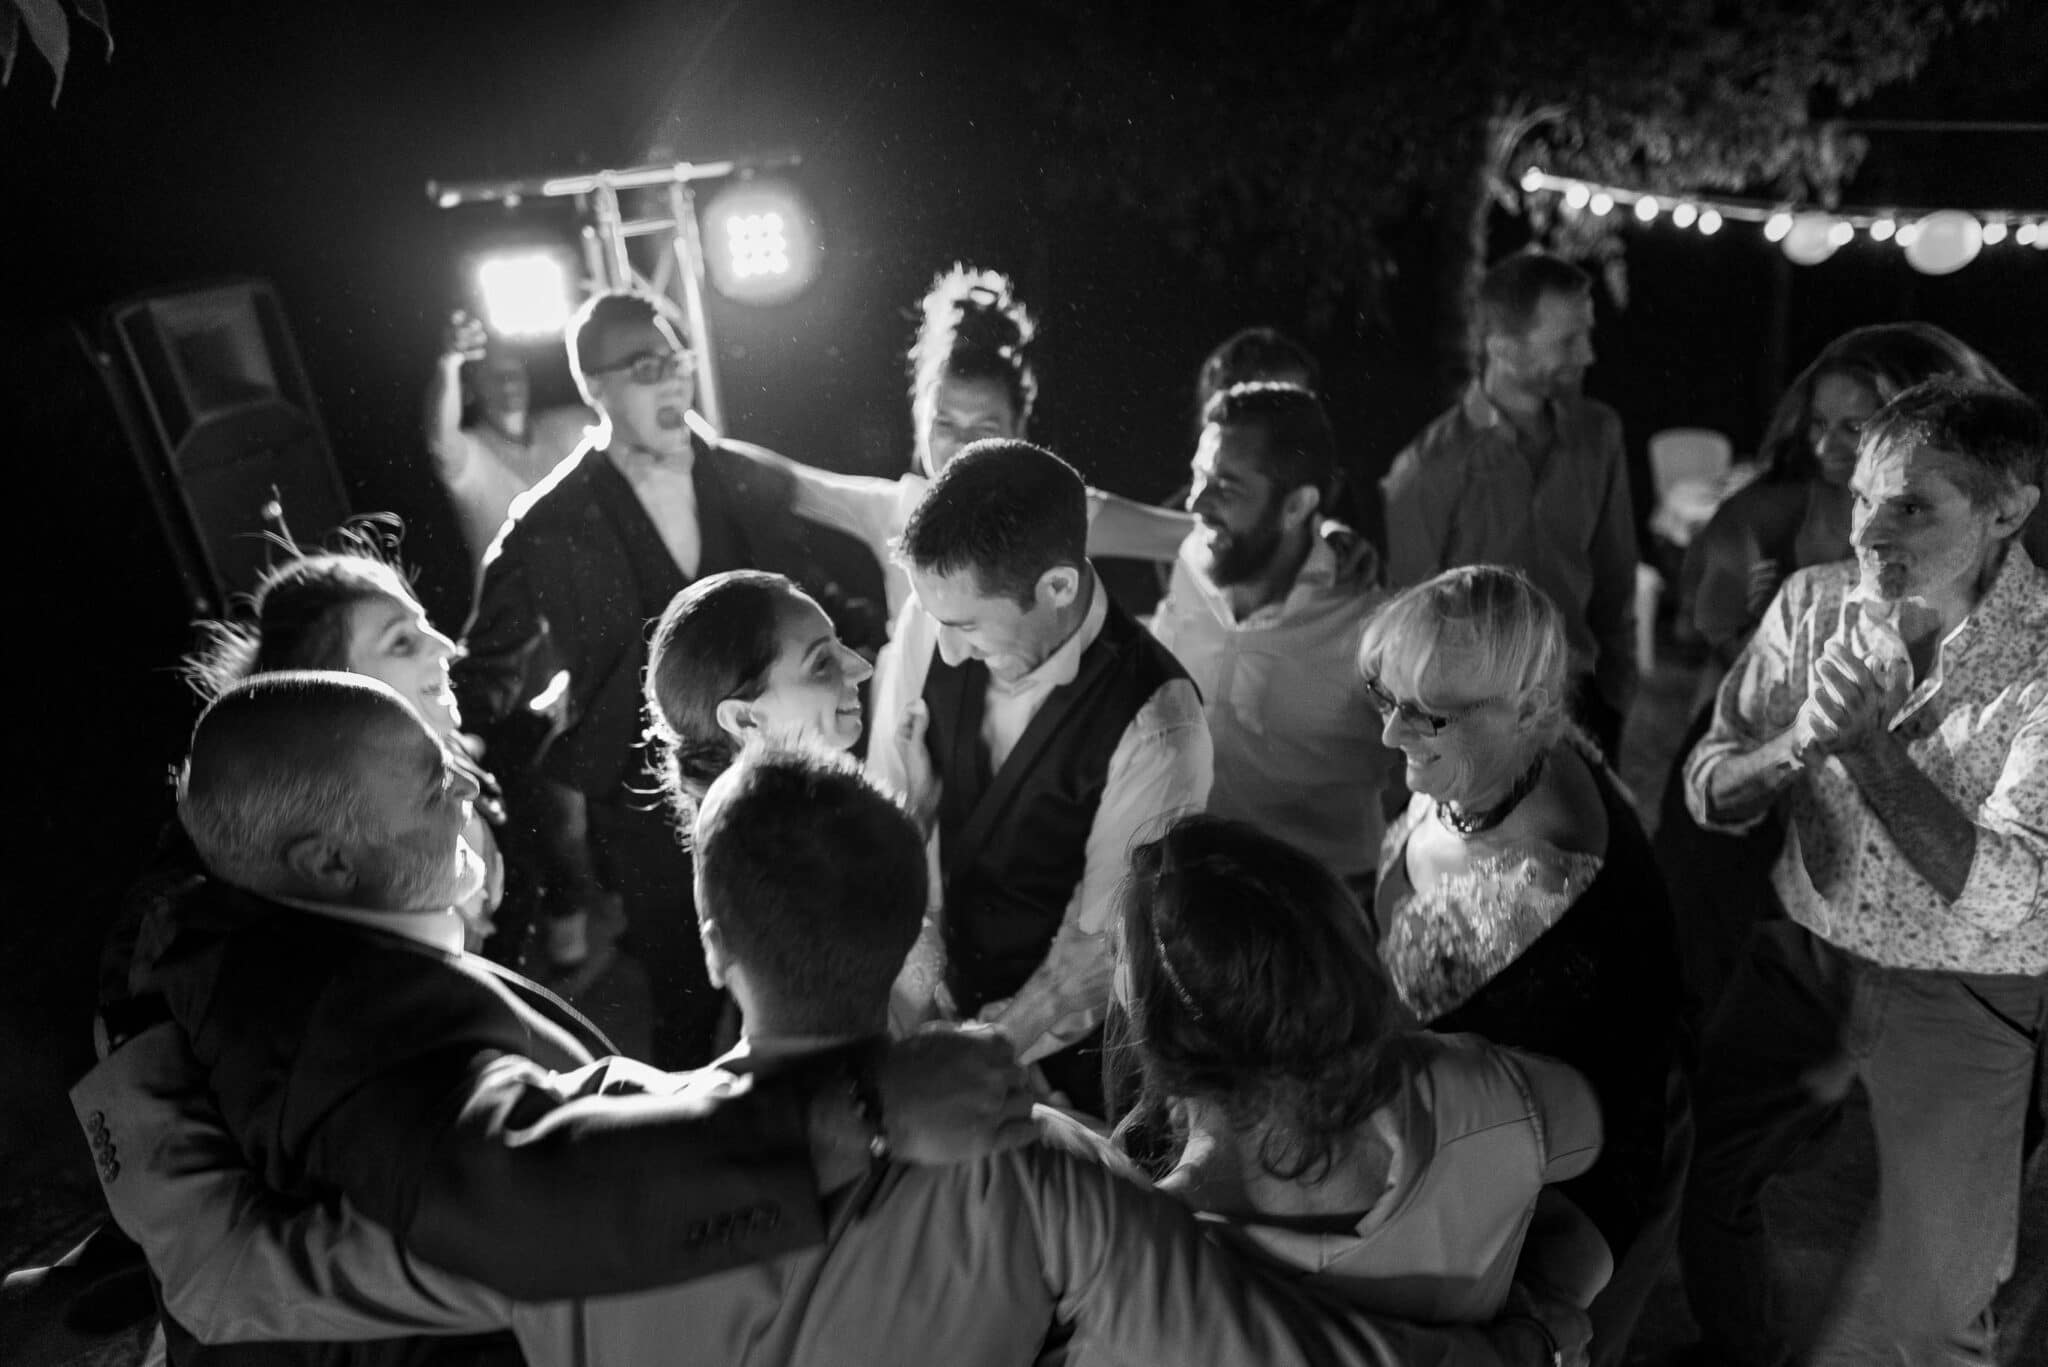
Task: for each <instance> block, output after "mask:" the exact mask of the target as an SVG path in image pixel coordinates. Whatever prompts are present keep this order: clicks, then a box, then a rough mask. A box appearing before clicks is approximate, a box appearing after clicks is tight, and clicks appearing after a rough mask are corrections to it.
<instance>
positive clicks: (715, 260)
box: [703, 180, 818, 304]
mask: <svg viewBox="0 0 2048 1367" xmlns="http://www.w3.org/2000/svg"><path fill="white" fill-rule="evenodd" d="M703 224H704V256H705V264H706V265H707V266H709V267H710V269H711V280H712V283H713V284H715V285H717V286H718V290H719V293H721V294H723V295H725V297H726V298H728V299H735V300H738V301H740V302H742V303H747V304H779V303H781V302H782V301H783V300H785V299H791V298H794V297H795V296H796V295H798V294H800V293H801V292H802V291H803V290H804V289H805V287H807V286H808V285H809V284H810V283H811V281H812V280H814V279H816V278H817V274H818V235H817V224H816V222H815V220H814V219H813V218H812V215H811V212H810V210H809V208H807V207H806V206H805V204H804V202H803V200H802V199H800V198H799V197H798V196H797V193H796V191H795V189H793V188H792V187H791V186H789V185H787V184H785V183H784V182H782V181H778V180H742V181H735V182H733V183H732V184H730V185H728V186H727V187H726V188H725V189H723V190H720V191H719V192H718V193H717V194H716V195H714V196H712V198H711V201H710V203H708V204H706V205H705V206H704V218H703Z"/></svg>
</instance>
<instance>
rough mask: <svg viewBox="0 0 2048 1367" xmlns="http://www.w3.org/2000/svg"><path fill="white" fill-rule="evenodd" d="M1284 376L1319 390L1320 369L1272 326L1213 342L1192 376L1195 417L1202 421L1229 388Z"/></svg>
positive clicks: (1320, 386) (1244, 329)
mask: <svg viewBox="0 0 2048 1367" xmlns="http://www.w3.org/2000/svg"><path fill="white" fill-rule="evenodd" d="M1288 374H1300V375H1302V376H1305V377H1306V379H1307V388H1309V389H1311V390H1321V389H1322V387H1323V368H1322V367H1321V366H1319V365H1317V364H1316V358H1315V357H1313V356H1311V355H1309V354H1308V348H1306V347H1304V346H1303V345H1302V344H1301V343H1299V342H1297V341H1295V340H1294V339H1293V338H1292V337H1289V336H1288V335H1287V334H1286V333H1284V332H1282V331H1280V329H1278V328H1273V327H1263V326H1262V327H1248V328H1243V329H1241V330H1239V331H1237V332H1233V333H1231V334H1230V336H1228V337H1226V338H1224V339H1223V340H1222V341H1221V342H1219V343H1217V345H1216V349H1215V350H1214V351H1212V352H1210V353H1209V354H1208V355H1207V356H1206V357H1204V358H1203V360H1202V368H1201V370H1199V371H1198V372H1196V375H1195V415H1196V417H1197V418H1198V419H1199V420H1201V421H1203V422H1206V421H1208V418H1207V414H1208V412H1209V404H1210V403H1211V401H1213V400H1214V399H1215V397H1216V396H1217V395H1218V394H1221V393H1222V392H1223V391H1224V390H1226V389H1229V388H1231V387H1232V386H1233V385H1240V384H1249V383H1251V382H1252V381H1254V380H1272V379H1277V378H1279V377H1280V376H1283V375H1288Z"/></svg>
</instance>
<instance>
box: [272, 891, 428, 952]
mask: <svg viewBox="0 0 2048 1367" xmlns="http://www.w3.org/2000/svg"><path fill="white" fill-rule="evenodd" d="M269 897H270V900H271V901H273V902H278V903H282V904H283V905H285V906H288V907H294V908H296V909H298V910H299V911H310V912H312V913H313V914H314V915H315V916H325V917H328V918H329V919H331V920H335V921H346V922H348V923H349V924H350V925H356V926H367V927H369V928H370V929H371V930H381V931H384V932H385V933H386V934H389V935H397V936H400V937H402V938H404V939H407V940H411V941H412V942H413V943H414V944H421V945H425V946H426V947H427V948H429V949H439V950H443V951H445V952H447V953H449V954H460V953H461V952H462V918H461V917H460V916H457V915H456V914H455V908H453V907H450V908H448V909H447V910H446V911H372V910H370V909H369V908H367V907H341V906H336V905H334V903H332V902H310V901H305V900H303V899H301V898H297V897H279V896H277V895H275V894H269Z"/></svg>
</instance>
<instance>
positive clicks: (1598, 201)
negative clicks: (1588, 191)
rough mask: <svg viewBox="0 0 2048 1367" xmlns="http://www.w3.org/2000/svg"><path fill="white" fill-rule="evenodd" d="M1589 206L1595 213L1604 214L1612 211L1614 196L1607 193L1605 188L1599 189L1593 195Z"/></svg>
mask: <svg viewBox="0 0 2048 1367" xmlns="http://www.w3.org/2000/svg"><path fill="white" fill-rule="evenodd" d="M1590 207H1591V208H1592V210H1593V212H1594V214H1596V215H1606V214H1610V213H1613V212H1614V196H1613V195H1610V194H1608V193H1607V192H1606V191H1605V190H1602V191H1600V193H1598V194H1596V195H1594V196H1593V200H1592V203H1591V205H1590Z"/></svg>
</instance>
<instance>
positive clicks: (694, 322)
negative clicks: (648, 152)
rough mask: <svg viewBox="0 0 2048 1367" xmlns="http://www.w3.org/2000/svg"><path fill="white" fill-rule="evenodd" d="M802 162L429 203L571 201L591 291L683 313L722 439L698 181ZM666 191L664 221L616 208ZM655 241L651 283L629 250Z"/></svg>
mask: <svg viewBox="0 0 2048 1367" xmlns="http://www.w3.org/2000/svg"><path fill="white" fill-rule="evenodd" d="M797 161H798V158H797V157H795V156H793V155H791V156H782V157H776V158H773V159H770V160H766V161H746V162H742V161H737V160H726V161H706V162H689V161H679V162H675V163H673V164H669V165H659V166H635V167H631V168H629V169H627V170H623V171H595V172H591V173H588V174H585V175H575V176H544V177H538V178H533V179H528V180H493V181H481V180H479V181H461V182H457V183H454V184H443V183H441V182H439V181H428V182H427V198H428V199H430V200H432V201H433V202H434V204H435V205H437V206H438V207H440V208H443V209H452V208H455V207H456V206H458V205H462V204H485V203H499V204H503V205H505V206H506V207H507V208H516V207H517V206H518V205H519V203H520V201H521V200H524V199H536V198H537V199H561V198H564V197H571V198H574V199H575V201H576V211H577V214H578V215H579V216H580V217H581V218H582V219H583V220H584V223H583V232H582V244H583V262H584V267H585V269H586V270H588V271H589V273H590V281H591V285H592V288H593V289H618V290H637V291H641V292H644V293H647V294H652V295H666V296H667V297H668V298H670V299H672V300H674V301H675V303H676V304H677V305H678V306H680V307H681V309H682V310H683V317H684V319H685V320H686V321H687V322H688V324H689V329H690V348H691V350H692V351H693V352H694V353H695V354H696V358H697V407H698V408H699V409H700V410H701V411H702V412H703V414H704V417H705V418H706V419H707V420H708V421H709V422H710V423H711V425H712V427H714V428H716V429H718V430H720V431H723V430H724V428H725V412H724V408H723V406H722V404H721V402H720V399H719V392H718V360H717V348H716V347H714V346H712V345H711V318H710V314H709V313H708V312H707V311H706V309H705V307H704V244H703V241H702V240H701V238H700V237H699V235H698V231H697V204H696V193H695V191H694V189H693V188H692V187H693V186H694V185H695V184H696V182H698V181H700V180H720V179H723V178H724V177H726V176H731V175H741V174H752V173H753V172H755V171H767V170H776V169H779V168H782V167H786V166H793V165H795V164H796V163H797ZM658 185H666V186H667V187H668V215H667V217H665V218H627V217H626V216H625V214H624V212H623V211H622V210H621V209H620V208H619V191H621V190H642V189H649V188H652V187H654V186H658ZM655 233H667V234H668V235H669V246H670V250H669V251H667V252H664V253H662V255H661V259H660V261H659V263H658V264H657V266H656V267H655V271H654V277H653V279H649V278H648V277H646V276H644V275H642V274H641V273H640V272H639V271H638V270H637V269H635V268H634V265H633V260H632V257H631V255H630V254H629V253H628V252H627V250H626V244H627V243H628V242H630V241H631V240H632V239H634V238H636V237H647V236H650V235H652V234H655Z"/></svg>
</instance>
